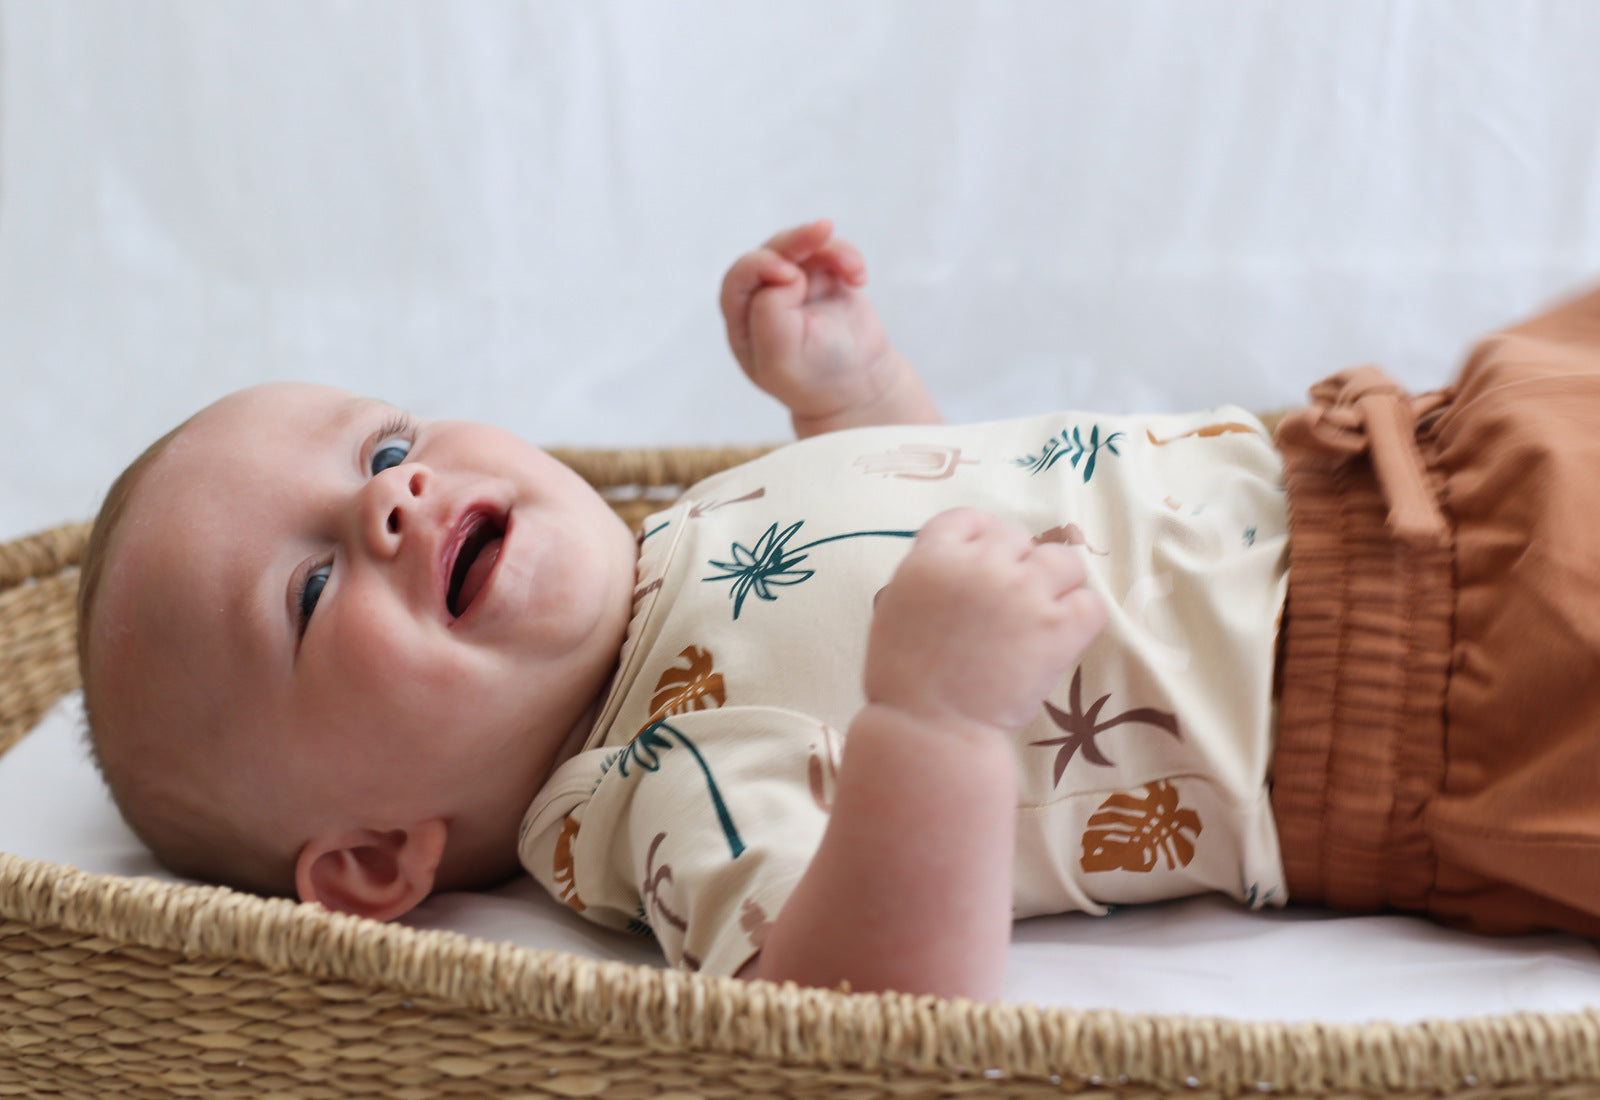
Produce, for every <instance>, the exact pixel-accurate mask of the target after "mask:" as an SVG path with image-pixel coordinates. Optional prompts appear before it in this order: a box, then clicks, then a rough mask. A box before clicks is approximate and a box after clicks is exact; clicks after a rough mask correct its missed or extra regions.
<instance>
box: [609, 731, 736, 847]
mask: <svg viewBox="0 0 1600 1100" xmlns="http://www.w3.org/2000/svg"><path fill="white" fill-rule="evenodd" d="M676 745H682V746H683V747H684V748H686V749H688V750H689V752H690V754H691V755H693V756H694V760H695V763H696V764H698V765H700V774H701V775H702V776H704V777H705V781H706V789H707V791H708V793H709V794H710V796H711V806H712V809H713V810H715V811H716V814H717V823H718V824H719V825H721V826H722V836H723V839H724V840H726V841H727V842H728V850H729V851H730V852H732V853H733V858H734V859H738V858H739V856H740V855H741V854H743V852H744V841H743V840H742V839H741V838H740V836H739V830H738V829H737V828H735V827H734V824H733V815H732V814H730V813H729V812H728V806H727V803H725V802H724V801H723V800H722V791H721V790H720V789H719V788H718V787H717V781H716V779H715V778H714V777H713V776H712V774H711V766H710V765H709V764H707V763H706V758H705V757H704V756H703V755H701V753H700V750H699V749H698V748H696V747H695V743H694V742H693V741H691V740H689V738H688V737H687V736H686V735H685V734H684V733H683V731H682V730H679V729H678V728H677V727H675V726H673V725H671V724H669V723H668V722H667V721H665V720H664V719H663V720H662V721H659V722H652V723H651V724H650V725H648V726H646V727H645V728H644V729H642V730H640V731H639V732H638V734H637V735H636V736H635V737H634V739H633V740H632V741H629V742H628V744H627V745H626V746H625V747H624V748H623V749H622V751H621V752H619V753H618V754H617V755H616V757H615V760H616V769H617V774H618V775H619V776H621V777H622V778H623V779H627V778H629V776H628V765H629V764H633V765H635V766H637V767H638V768H639V769H641V770H642V771H645V772H657V771H660V770H661V754H662V753H664V752H670V751H671V750H672V749H673V748H674V747H675V746H676ZM609 766H610V760H608V761H607V762H606V764H605V765H603V767H606V768H609ZM603 774H604V773H603V772H602V775H603ZM597 782H598V781H597Z"/></svg>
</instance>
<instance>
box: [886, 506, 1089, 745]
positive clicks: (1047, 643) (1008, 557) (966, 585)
mask: <svg viewBox="0 0 1600 1100" xmlns="http://www.w3.org/2000/svg"><path fill="white" fill-rule="evenodd" d="M1084 578H1085V574H1084V568H1083V563H1082V561H1081V559H1080V558H1079V557H1078V554H1077V551H1075V550H1073V549H1072V548H1070V547H1067V546H1063V545H1061V544H1059V543H1044V544H1035V543H1034V542H1033V540H1032V539H1030V538H1029V537H1028V536H1027V535H1025V534H1023V533H1022V532H1021V531H1019V530H1017V529H1015V528H1013V527H1010V526H1008V525H1006V524H1004V523H1002V522H1001V521H999V520H997V519H995V518H994V517H993V516H990V515H988V514H987V513H984V512H980V511H976V510H974V509H970V508H960V509H956V510H954V511H950V512H945V513H942V514H941V515H938V516H935V517H934V518H933V519H932V520H930V521H929V522H928V524H927V525H926V526H924V527H923V528H922V530H921V532H920V533H919V534H918V535H917V539H916V542H915V543H914V544H913V545H912V548H911V552H910V553H909V554H908V555H907V556H906V558H905V560H904V561H903V562H901V564H900V567H899V569H898V570H896V572H895V574H894V577H893V578H892V579H891V580H890V582H889V584H888V586H887V587H886V588H885V589H884V590H883V592H882V593H881V595H880V597H879V600H878V606H877V610H876V612H875V614H874V616H873V621H872V633H871V637H870V640H869V642H868V646H867V662H866V665H867V667H866V694H867V701H868V703H869V704H882V705H886V706H892V707H895V708H897V709H899V710H901V711H903V712H906V713H908V714H911V715H913V716H915V717H918V718H924V719H927V720H929V721H930V723H941V724H944V725H947V726H948V725H949V724H951V723H954V724H956V725H957V726H969V725H971V724H973V723H977V724H979V725H981V726H986V727H990V728H992V729H998V730H1002V731H1005V732H1010V731H1013V730H1016V729H1018V728H1020V727H1021V726H1022V725H1024V724H1025V723H1026V722H1027V721H1028V720H1029V719H1030V718H1031V717H1032V716H1033V714H1034V712H1035V711H1036V710H1037V709H1038V707H1039V704H1040V702H1041V701H1042V700H1043V699H1044V697H1045V696H1046V695H1047V694H1048V693H1049V692H1050V689H1051V688H1052V687H1053V686H1054V684H1055V682H1056V681H1057V680H1058V679H1059V678H1060V677H1061V676H1062V674H1063V673H1065V672H1066V671H1067V670H1068V669H1070V668H1071V667H1072V666H1073V664H1074V663H1076V661H1077V659H1078V657H1079V655H1080V654H1081V653H1082V652H1083V650H1084V648H1085V647H1086V646H1088V644H1089V643H1090V642H1091V641H1092V640H1093V639H1094V637H1095V635H1096V634H1098V633H1099V632H1100V630H1101V628H1102V627H1103V626H1105V622H1106V609H1105V604H1104V603H1103V602H1102V601H1101V600H1100V598H1099V597H1098V596H1097V595H1096V594H1095V593H1093V592H1092V591H1090V590H1089V589H1087V588H1085V587H1083V584H1084Z"/></svg>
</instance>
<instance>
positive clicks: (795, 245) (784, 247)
mask: <svg viewBox="0 0 1600 1100" xmlns="http://www.w3.org/2000/svg"><path fill="white" fill-rule="evenodd" d="M832 236H833V219H831V218H818V219H817V220H816V221H814V222H807V223H806V224H805V225H797V226H795V227H794V228H793V229H785V230H784V231H783V232H781V233H776V234H774V235H773V237H772V239H771V240H769V241H768V242H767V243H766V244H764V245H762V246H761V247H762V248H766V249H771V250H772V251H773V252H776V253H777V254H778V255H780V256H782V257H783V258H784V259H786V260H789V261H791V262H793V263H797V264H803V263H805V262H806V261H807V260H809V259H810V258H811V257H812V256H813V255H814V254H815V253H816V252H817V251H818V250H819V249H821V248H822V246H823V245H825V244H827V243H828V241H829V239H830V238H832Z"/></svg>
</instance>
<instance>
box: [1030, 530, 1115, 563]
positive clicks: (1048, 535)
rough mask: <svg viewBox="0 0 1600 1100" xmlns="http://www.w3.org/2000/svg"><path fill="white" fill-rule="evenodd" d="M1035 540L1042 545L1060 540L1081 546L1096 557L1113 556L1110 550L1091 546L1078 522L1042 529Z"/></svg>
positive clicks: (1065, 543) (1070, 544) (1067, 543)
mask: <svg viewBox="0 0 1600 1100" xmlns="http://www.w3.org/2000/svg"><path fill="white" fill-rule="evenodd" d="M1033 541H1034V542H1035V543H1037V544H1040V545H1043V544H1044V543H1047V542H1059V543H1063V544H1064V545H1067V546H1081V547H1083V548H1084V549H1085V550H1087V551H1089V553H1091V554H1093V555H1095V556H1096V557H1100V558H1105V557H1110V556H1111V551H1109V550H1096V549H1095V548H1094V547H1093V546H1090V545H1089V536H1087V535H1085V534H1084V533H1083V528H1081V527H1079V526H1078V525H1077V524H1076V523H1068V524H1064V525H1062V526H1060V527H1052V528H1050V530H1048V531H1041V532H1039V533H1038V534H1037V535H1035V536H1033Z"/></svg>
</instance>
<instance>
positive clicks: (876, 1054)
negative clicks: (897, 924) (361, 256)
mask: <svg viewBox="0 0 1600 1100" xmlns="http://www.w3.org/2000/svg"><path fill="white" fill-rule="evenodd" d="M0 915H3V916H4V917H5V918H7V919H10V920H16V921H22V922H26V923H28V924H30V925H32V926H35V927H48V928H60V929H63V930H66V931H70V932H81V933H88V934H90V935H93V936H94V937H96V938H97V939H99V940H102V941H110V942H112V943H123V944H137V945H139V946H142V947H147V948H155V949H157V950H165V951H171V952H175V953H177V954H179V955H181V956H183V957H185V958H190V959H205V958H209V959H227V960H243V961H246V962H252V963H257V964H259V965H261V966H263V967H264V968H266V969H268V970H269V971H274V972H293V973H297V974H302V975H306V976H309V977H312V978H314V979H319V980H342V981H348V982H351V983H354V984H356V985H358V986H362V987H365V988H373V989H384V990H389V991H393V992H399V993H405V994H408V995H415V996H420V997H427V998H429V999H431V1000H432V1001H434V1002H435V1003H440V1004H443V1005H448V1006H452V1007H459V1008H461V1009H464V1010H467V1011H469V1012H478V1013H492V1014H496V1015H501V1016H510V1017H514V1018H522V1019H527V1020H530V1021H534V1022H537V1023H539V1024H541V1025H546V1026H550V1027H555V1028H559V1029H561V1030H563V1031H567V1032H573V1033H578V1034H584V1035H594V1036H604V1037H605V1038H607V1039H608V1040H612V1041H616V1040H621V1041H636V1042H640V1043H643V1044H645V1045H647V1046H650V1047H652V1048H655V1049H661V1050H669V1051H681V1052H694V1051H700V1052H706V1053H715V1054H735V1055H742V1056H745V1057H748V1058H751V1059H752V1060H757V1061H763V1062H779V1063H783V1064H786V1065H791V1066H793V1065H813V1066H816V1067H818V1068H838V1067H848V1068H851V1069H861V1070H869V1071H892V1072H902V1073H912V1074H918V1075H934V1076H953V1077H960V1076H965V1075H967V1074H969V1073H970V1071H971V1069H972V1067H984V1068H992V1069H997V1070H999V1071H1001V1072H1003V1073H1004V1074H1006V1075H1007V1076H1009V1077H1016V1078H1034V1079H1043V1078H1049V1077H1050V1076H1052V1075H1060V1076H1065V1075H1069V1074H1070V1075H1072V1076H1076V1077H1082V1078H1085V1079H1088V1078H1101V1079H1109V1080H1116V1079H1118V1078H1119V1077H1123V1078H1126V1079H1128V1080H1129V1082H1130V1083H1133V1084H1138V1085H1145V1086H1153V1087H1158V1088H1188V1089H1192V1088H1195V1087H1210V1088H1220V1089H1223V1090H1232V1089H1243V1090H1252V1089H1254V1088H1256V1086H1257V1085H1258V1083H1267V1084H1269V1085H1271V1086H1272V1088H1273V1089H1274V1090H1275V1091H1278V1092H1294V1093H1300V1092H1304V1093H1318V1092H1324V1091H1329V1090H1332V1091H1337V1092H1345V1093H1358V1094H1360V1095H1367V1096H1383V1095H1390V1094H1394V1095H1410V1094H1415V1093H1418V1092H1436V1093H1437V1092H1444V1093H1448V1092H1450V1091H1453V1090H1457V1089H1461V1088H1463V1087H1464V1086H1465V1085H1466V1084H1468V1083H1470V1084H1472V1085H1474V1086H1477V1085H1483V1086H1500V1087H1514V1086H1518V1085H1550V1086H1554V1085H1559V1084H1570V1083H1596V1084H1600V1012H1595V1011H1587V1012H1577V1013H1565V1014H1551V1013H1546V1014H1538V1013H1526V1014H1514V1015H1505V1016H1491V1017H1481V1018H1476V1019H1466V1020H1447V1021H1430V1022H1424V1023H1418V1024H1388V1023H1369V1024H1322V1023H1298V1022H1251V1021H1242V1020H1231V1019H1224V1018H1216V1017H1180V1016H1157V1015H1128V1014H1122V1013H1117V1012H1111V1011H1078V1010H1071V1009H1041V1008H1036V1007H1032V1006H1028V1005H1012V1004H991V1005H982V1004H973V1003H970V1002H965V1001H959V1000H950V1001H946V1000H940V999H937V998H932V997H910V996H903V995H897V994H886V995H874V994H855V995H852V994H846V993H841V992H837V991H828V990H811V989H799V988H796V987H794V986H791V985H783V986H778V985H773V984H770V983H764V982H753V983H747V982H741V981H737V980H734V979H727V978H707V977H702V976H699V975H693V974H685V973H680V972H676V971H667V970H659V969H656V968H653V967H647V966H630V965H627V964H623V963H614V962H601V961H597V960H592V959H586V958H582V957H579V956H574V955H569V954H564V953H561V952H556V951H548V950H534V949H530V948H522V947H517V946H515V945H511V944H494V943H489V942H487V941H483V940H477V939H474V938H472V937H468V936H464V935H461V934H458V933H454V932H442V931H424V930H417V929H411V928H405V927H401V926H397V925H384V924H376V923H374V922H372V921H368V920H362V919H359V918H354V917H349V916H345V915H342V914H335V913H330V912H328V911H326V910H323V909H321V908H319V907H316V906H311V905H301V904H298V903H295V902H291V901H288V900H285V899H265V898H256V897H251V896H248V895H243V894H238V893H235V892H233V891H231V890H227V889H224V888H220V887H209V886H181V885H174V884H169V883H163V882H157V881H154V880H148V879H132V878H122V877H118V876H113V875H95V874H88V873H85V872H81V871H77V870H75V869H72V868H68V867H63V866H60V865H56V864H49V863H42V862H39V861H34V860H26V859H22V858H20V857H17V856H12V855H5V854H0Z"/></svg>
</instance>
